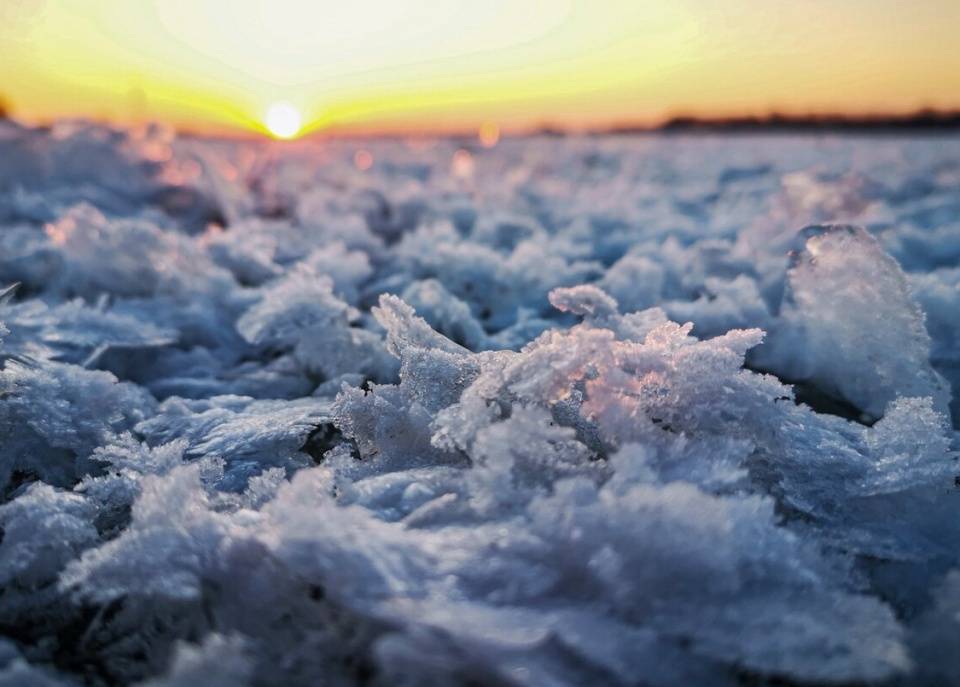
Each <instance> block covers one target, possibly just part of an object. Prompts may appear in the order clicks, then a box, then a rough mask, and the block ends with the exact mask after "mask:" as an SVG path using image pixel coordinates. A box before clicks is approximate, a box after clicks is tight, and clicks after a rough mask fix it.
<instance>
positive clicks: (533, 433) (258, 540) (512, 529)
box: [0, 122, 960, 687]
mask: <svg viewBox="0 0 960 687" xmlns="http://www.w3.org/2000/svg"><path fill="white" fill-rule="evenodd" d="M15 284H19V285H18V286H14V285H15ZM7 286H9V287H10V288H9V289H7V290H6V291H5V292H4V296H3V298H2V301H3V304H2V305H0V322H2V323H3V325H2V327H0V333H2V344H0V356H2V360H3V369H2V371H0V431H2V439H0V488H2V489H3V499H2V505H0V526H2V533H3V538H2V542H0V637H2V639H0V685H4V686H6V685H27V684H29V685H41V686H42V685H69V684H78V683H87V684H94V685H109V684H132V683H137V682H139V681H144V680H146V681H147V684H150V685H197V684H202V685H209V686H217V685H230V686H233V685H244V684H249V685H320V684H323V685H359V684H372V685H390V686H397V685H438V686H439V685H458V684H459V685H530V686H538V687H539V686H541V685H584V684H597V685H601V684H602V685H641V684H642V685H651V686H668V685H730V686H733V685H745V684H746V685H760V684H767V683H766V682H765V681H766V680H768V679H769V680H780V682H779V683H777V684H809V683H821V682H823V683H840V684H844V683H848V684H862V683H871V684H873V683H877V684H879V683H883V684H887V683H889V682H891V681H893V682H894V683H896V684H906V685H913V684H916V685H919V684H941V685H945V684H960V653H958V652H957V651H956V648H957V647H958V646H960V490H958V489H956V488H955V484H954V479H955V476H956V475H957V474H958V473H960V468H958V465H957V463H956V462H955V454H954V453H953V452H952V446H953V447H954V448H955V443H956V441H957V436H958V435H957V433H956V432H955V430H954V429H953V427H954V426H957V424H958V420H960V404H958V402H957V400H958V398H960V395H958V394H956V393H953V394H952V393H951V385H952V386H953V387H954V388H955V389H958V390H960V138H949V137H940V138H935V137H931V138H918V139H914V140H910V139H902V138H883V137H880V138H876V137H874V138H870V137H861V138H858V137H832V136H824V137H759V136H757V137H728V138H721V137H707V136H693V137H655V136H650V137H594V138H556V137H541V138H518V139H510V138H507V139H504V140H502V141H501V142H500V143H499V145H497V146H496V147H493V148H490V149H486V148H483V147H481V146H479V145H478V144H477V143H476V142H475V141H472V140H466V139H464V140H448V139H444V140H437V141H426V140H416V141H412V142H401V141H394V140H367V141H352V142H350V141H335V142H313V143H306V142H304V143H292V144H275V143H266V142H247V143H240V142H225V141H213V140H200V139H175V138H174V137H173V136H172V135H171V134H170V133H169V132H167V131H165V130H163V129H160V128H151V129H146V130H143V131H137V132H131V133H123V132H119V131H111V130H108V129H105V128H98V127H93V126H89V125H84V124H77V123H72V124H60V125H57V126H55V127H54V128H53V129H52V130H48V131H41V130H28V129H23V128H20V127H18V126H16V125H14V124H12V123H10V122H0V287H7ZM951 404H952V410H953V422H951V419H950V412H951V410H950V409H951Z"/></svg>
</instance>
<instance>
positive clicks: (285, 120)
mask: <svg viewBox="0 0 960 687" xmlns="http://www.w3.org/2000/svg"><path fill="white" fill-rule="evenodd" d="M301 122H302V117H301V116H300V112H299V111H298V110H297V108H295V107H294V106H293V105H291V104H290V103H274V104H273V105H271V106H270V107H269V108H268V109H267V116H266V119H265V120H264V124H266V125H267V129H268V130H269V131H270V133H271V134H273V135H274V136H275V137H277V138H293V137H294V136H296V135H297V134H298V133H299V132H300V126H301Z"/></svg>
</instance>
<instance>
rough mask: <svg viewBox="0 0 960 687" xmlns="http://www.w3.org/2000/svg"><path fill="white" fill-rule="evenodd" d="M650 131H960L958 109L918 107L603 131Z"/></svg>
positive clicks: (676, 121) (684, 121)
mask: <svg viewBox="0 0 960 687" xmlns="http://www.w3.org/2000/svg"><path fill="white" fill-rule="evenodd" d="M651 131H660V132H664V133H690V132H704V133H710V132H723V133H741V132H742V133H754V132H756V133H764V132H777V131H783V132H817V131H823V132H830V131H841V132H851V133H856V132H874V133H898V132H960V110H951V111H940V110H920V111H918V112H913V113H910V114H904V115H882V114H878V115H865V116H854V115H843V114H822V115H818V114H811V115H785V114H779V113H773V114H769V115H765V116H743V117H720V118H710V117H696V116H688V115H681V116H676V117H672V118H671V119H668V120H667V121H665V122H664V123H662V124H660V125H659V126H652V127H648V126H639V125H630V124H627V125H622V126H614V127H611V128H609V129H607V130H605V131H603V132H598V133H611V134H631V133H643V132H651Z"/></svg>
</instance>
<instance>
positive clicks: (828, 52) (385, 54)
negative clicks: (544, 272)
mask: <svg viewBox="0 0 960 687" xmlns="http://www.w3.org/2000/svg"><path fill="white" fill-rule="evenodd" d="M958 31H960V1H958V0H914V1H913V2H903V1H902V0H832V1H825V0H803V1H801V2H797V1H796V0H794V1H791V2H787V1H783V0H550V1H546V0H543V1H536V0H416V1H413V0H409V1H403V0H338V1H337V2H329V1H327V0H266V1H264V0H0V97H2V98H3V99H4V101H5V102H6V103H7V106H8V108H9V109H10V111H11V112H12V114H13V115H14V116H16V117H18V118H20V119H23V120H25V121H28V122H46V121H50V120H52V119H55V118H58V117H73V116H83V117H92V118H97V119H107V120H111V121H117V122H121V123H130V122H141V121H144V120H161V121H167V122H170V123H172V124H174V125H175V126H178V127H180V128H183V129H190V130H195V131H206V132H230V131H247V132H252V131H261V132H264V131H266V130H267V113H268V112H270V111H271V108H273V110H272V111H273V112H276V111H278V110H277V108H276V107H275V106H276V105H277V104H278V103H279V104H281V105H282V107H281V109H282V110H283V111H288V109H292V110H293V111H295V112H296V113H297V114H298V115H299V116H300V118H302V123H303V129H302V130H303V131H313V130H325V131H330V132H347V133H351V132H362V133H376V132H397V131H399V132H404V131H452V130H466V129H471V128H473V127H478V126H480V125H482V124H483V123H484V122H494V123H496V124H497V125H498V126H499V127H501V128H503V129H504V130H510V129H518V130H519V129H524V128H529V127H535V126H539V125H544V124H549V125H552V126H558V127H565V128H573V129H577V128H588V127H602V126H607V125H612V124H624V123H641V124H648V123H655V122H656V121H658V120H661V119H663V118H665V117H669V116H671V115H675V114H694V115H701V116H726V115H739V114H762V113H767V112H770V111H774V110H775V111H780V112H786V113H807V112H814V113H817V112H819V113H822V112H831V113H833V112H841V113H857V114H859V113H870V112H904V111H909V110H913V109H916V108H920V107H936V108H944V109H947V108H960V49H958V47H957V42H958V37H957V35H958ZM287 124H290V123H289V122H288V123H287ZM290 125H291V126H292V124H290Z"/></svg>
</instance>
